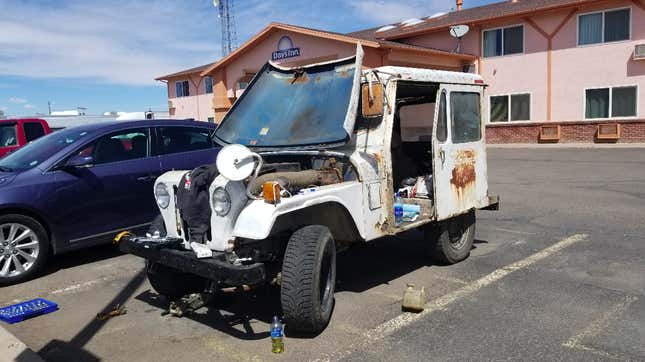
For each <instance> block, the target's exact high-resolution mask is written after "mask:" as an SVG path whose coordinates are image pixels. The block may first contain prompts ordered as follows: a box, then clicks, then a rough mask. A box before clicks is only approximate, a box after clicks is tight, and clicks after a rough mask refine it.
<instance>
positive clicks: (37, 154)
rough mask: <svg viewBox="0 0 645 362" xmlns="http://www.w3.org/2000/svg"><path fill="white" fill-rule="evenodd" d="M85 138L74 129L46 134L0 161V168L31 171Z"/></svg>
mask: <svg viewBox="0 0 645 362" xmlns="http://www.w3.org/2000/svg"><path fill="white" fill-rule="evenodd" d="M86 138H87V132H86V131H84V130H82V129H80V130H79V129H74V128H69V129H64V130H62V131H58V132H55V133H51V134H48V135H47V136H44V137H41V138H39V139H37V140H35V141H33V142H30V143H28V144H27V145H26V146H24V147H22V148H20V149H18V150H17V151H15V152H13V153H11V154H9V155H7V156H5V157H4V158H2V159H0V168H3V169H12V170H16V171H24V170H28V169H31V168H33V167H36V166H38V165H40V164H41V163H43V162H44V161H46V160H47V159H49V158H50V157H52V156H53V155H55V154H56V153H58V152H59V151H61V150H62V149H63V148H65V147H67V146H69V145H71V144H73V143H76V142H78V141H79V140H84V139H86Z"/></svg>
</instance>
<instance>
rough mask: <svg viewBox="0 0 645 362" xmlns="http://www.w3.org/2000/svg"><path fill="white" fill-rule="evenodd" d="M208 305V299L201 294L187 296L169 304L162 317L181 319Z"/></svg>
mask: <svg viewBox="0 0 645 362" xmlns="http://www.w3.org/2000/svg"><path fill="white" fill-rule="evenodd" d="M207 303H208V297H205V296H204V295H203V294H201V293H193V294H189V295H187V296H185V297H182V298H181V299H179V300H177V301H172V302H170V307H168V311H167V312H165V313H163V314H164V315H166V314H170V315H172V316H174V317H178V318H181V317H183V316H184V315H187V314H190V313H193V312H194V311H196V310H197V309H199V308H201V307H203V306H205V305H206V304H207Z"/></svg>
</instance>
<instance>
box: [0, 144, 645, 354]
mask: <svg viewBox="0 0 645 362" xmlns="http://www.w3.org/2000/svg"><path fill="white" fill-rule="evenodd" d="M644 166H645V150H643V149H613V150H611V149H591V150H589V149H571V150H565V149H548V150H535V149H491V150H489V180H490V188H491V193H492V194H499V195H500V196H501V198H502V209H501V210H500V211H498V212H488V211H484V212H479V213H478V215H477V216H478V220H477V221H478V222H477V234H476V242H475V249H474V250H473V251H472V255H471V257H470V258H469V259H468V260H466V261H465V262H462V263H460V264H457V265H453V266H442V265H436V264H434V263H433V261H432V260H431V259H429V258H428V257H426V256H425V255H424V253H423V252H422V250H423V248H424V242H423V240H421V238H419V236H418V235H415V234H414V233H412V234H410V235H406V236H404V237H400V238H390V239H386V240H382V241H378V242H374V243H371V244H368V245H364V246H361V247H357V248H354V249H351V250H350V251H348V252H347V253H345V254H343V255H342V257H341V258H340V259H339V265H338V268H339V270H338V284H337V293H336V307H335V312H334V316H333V318H332V321H331V323H330V325H329V326H328V328H327V329H326V330H325V331H324V332H323V333H321V334H320V335H318V336H315V337H313V338H311V337H306V336H298V335H289V333H288V332H287V337H286V339H285V346H286V351H285V353H283V354H281V355H273V354H271V342H270V338H269V333H268V328H269V325H268V323H269V322H270V319H271V317H272V316H273V315H274V314H276V313H278V310H279V302H278V301H277V299H276V298H275V296H274V295H272V294H271V293H265V292H258V293H256V294H254V295H248V296H240V297H236V298H234V299H233V300H226V301H221V302H218V303H216V305H213V306H211V307H210V308H203V309H201V310H199V311H198V312H197V313H196V314H194V315H192V316H189V317H185V318H181V319H179V318H174V317H170V316H162V315H161V312H162V311H163V310H164V307H165V305H166V303H165V301H164V300H163V299H162V298H159V297H158V296H157V295H156V294H155V293H154V292H153V291H152V290H151V289H150V286H149V285H148V283H147V282H146V280H145V275H144V273H143V272H142V267H143V261H142V260H141V259H138V258H136V257H133V256H130V255H120V254H119V253H118V252H117V251H116V250H114V248H113V247H111V246H105V247H99V248H94V249H91V250H86V251H82V252H75V253H72V254H67V255H64V256H61V257H59V258H57V260H56V261H55V262H54V263H53V265H52V266H51V267H50V268H49V269H48V271H47V273H46V275H45V276H44V277H42V278H40V279H37V280H33V281H30V282H28V283H24V284H22V285H17V286H12V287H5V288H2V291H1V293H0V305H6V304H9V303H12V302H14V301H16V300H25V299H29V298H33V297H44V298H48V299H50V300H53V301H55V302H57V303H59V305H60V310H59V311H57V312H55V313H52V314H49V315H45V316H41V317H38V318H35V319H32V320H28V321H25V322H23V323H20V324H16V325H11V326H8V327H7V328H8V329H9V330H10V331H11V332H12V333H13V334H15V335H16V336H18V337H19V338H20V339H21V340H23V341H24V342H25V343H26V344H27V345H28V346H29V347H31V348H32V349H33V350H35V351H37V352H38V353H39V354H40V355H41V356H42V357H44V358H45V359H47V360H51V361H69V360H74V361H81V360H83V361H96V360H106V361H150V360H156V361H170V360H187V361H191V360H199V359H204V360H232V361H237V360H274V359H286V360H361V361H362V360H370V361H371V360H419V361H421V360H423V361H427V360H438V361H448V360H454V361H464V360H579V361H591V360H645V237H644V235H645V206H644V205H645V167H644ZM407 283H414V284H415V285H416V286H418V287H420V286H424V287H425V290H426V294H427V297H428V304H427V305H426V310H425V311H424V312H423V313H421V314H409V313H402V312H401V299H402V293H403V291H404V289H405V286H406V284H407ZM117 303H121V304H125V305H126V306H127V310H128V313H127V314H126V315H124V316H119V317H115V318H113V319H111V320H108V321H105V322H103V321H98V320H97V319H96V314H97V313H98V312H101V311H104V310H106V309H109V308H110V307H112V306H114V305H115V304H117ZM0 359H1V357H0Z"/></svg>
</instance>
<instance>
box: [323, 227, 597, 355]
mask: <svg viewBox="0 0 645 362" xmlns="http://www.w3.org/2000/svg"><path fill="white" fill-rule="evenodd" d="M587 237H588V236H587V235H586V234H576V235H572V236H569V237H568V238H566V239H563V240H560V241H559V242H557V243H555V244H553V245H551V246H550V247H548V248H546V249H544V250H542V251H540V252H537V253H535V254H533V255H531V256H529V257H527V258H524V259H522V260H520V261H517V262H515V263H512V264H509V265H507V266H505V267H502V268H500V269H497V270H495V271H493V272H492V273H490V274H488V275H486V276H484V277H482V278H480V279H477V280H475V281H474V282H472V283H470V284H467V285H465V286H463V287H461V288H459V289H457V290H455V291H454V292H451V293H448V294H446V295H444V296H442V297H439V298H437V299H435V300H432V301H430V302H428V303H427V304H426V305H425V309H424V310H423V312H421V313H416V314H413V313H404V314H400V315H399V316H397V317H395V318H393V319H390V320H389V321H387V322H385V323H382V324H381V325H379V326H377V327H376V328H373V329H371V330H369V331H367V332H366V333H364V334H363V337H364V339H363V340H362V341H359V342H357V343H353V344H351V345H350V346H349V347H348V348H347V349H345V350H341V351H336V352H333V353H330V354H327V355H325V356H323V357H321V358H319V359H316V361H331V360H340V359H343V358H345V357H347V356H349V355H350V354H351V353H353V352H355V351H356V350H359V349H365V348H367V347H369V346H370V345H371V344H372V343H374V342H378V341H380V340H382V339H383V338H385V337H387V336H389V335H391V334H392V333H394V332H396V331H398V330H400V329H401V328H404V327H406V326H409V325H410V324H412V323H413V322H416V321H418V320H420V319H421V318H423V317H425V316H427V315H429V314H431V313H433V312H436V311H440V310H445V309H446V308H447V307H448V306H449V305H451V304H453V303H454V302H456V301H458V300H461V299H464V298H465V297H467V296H470V295H471V294H473V293H475V292H477V291H479V290H480V289H482V288H484V287H486V286H489V285H491V284H492V283H494V282H497V281H499V280H501V279H502V278H504V277H506V276H508V275H509V274H511V273H513V272H515V271H518V270H522V269H524V268H526V267H528V266H531V265H533V264H535V263H537V262H538V261H541V260H543V259H545V258H547V257H549V256H551V255H553V254H555V253H557V252H559V251H561V250H562V249H564V248H567V247H569V246H571V245H573V244H576V243H578V242H580V241H584V240H587Z"/></svg>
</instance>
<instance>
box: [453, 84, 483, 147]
mask: <svg viewBox="0 0 645 362" xmlns="http://www.w3.org/2000/svg"><path fill="white" fill-rule="evenodd" d="M480 108H481V103H480V101H479V93H474V92H452V93H450V113H451V115H452V117H451V121H452V143H467V142H475V141H479V140H480V139H481V110H480Z"/></svg>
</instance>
